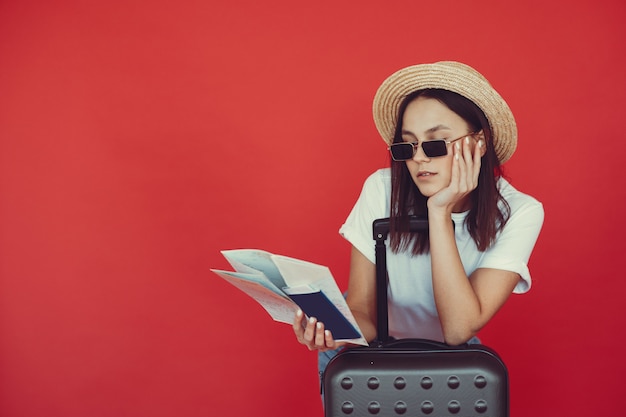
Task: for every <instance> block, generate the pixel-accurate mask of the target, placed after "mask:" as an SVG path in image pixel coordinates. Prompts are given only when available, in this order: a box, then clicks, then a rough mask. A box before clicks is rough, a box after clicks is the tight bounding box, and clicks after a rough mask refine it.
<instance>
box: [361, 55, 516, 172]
mask: <svg viewBox="0 0 626 417" xmlns="http://www.w3.org/2000/svg"><path fill="white" fill-rule="evenodd" d="M425 88H439V89H444V90H449V91H453V92H455V93H458V94H460V95H462V96H464V97H466V98H468V99H470V100H471V101H473V102H474V103H475V104H476V105H477V106H478V107H480V109H481V110H482V111H483V112H484V113H485V116H487V120H489V125H490V127H491V131H492V134H493V142H494V148H495V152H496V155H497V156H498V159H499V160H500V163H504V162H506V161H507V160H508V159H509V158H510V157H511V155H513V152H515V148H516V147H517V126H516V124H515V118H514V117H513V113H512V112H511V109H510V108H509V106H508V104H506V102H505V101H504V99H503V98H502V97H501V96H500V95H499V94H498V92H497V91H496V90H494V88H493V87H492V86H491V84H489V82H488V81H487V80H486V79H485V78H484V77H483V76H482V75H481V74H480V73H479V72H477V71H476V70H474V69H473V68H471V67H469V66H467V65H465V64H462V63H460V62H453V61H442V62H437V63H434V64H420V65H414V66H411V67H407V68H404V69H401V70H399V71H397V72H395V73H394V74H392V75H391V76H390V77H389V78H387V79H386V80H385V81H384V82H383V83H382V85H381V86H380V87H379V88H378V91H377V92H376V96H375V97H374V104H373V112H374V122H375V123H376V128H377V129H378V132H379V133H380V135H381V136H382V137H383V139H384V140H385V142H387V144H391V143H392V142H393V135H394V132H395V128H396V123H397V118H398V111H399V107H400V103H401V102H402V100H403V99H404V97H406V96H407V95H408V94H410V93H412V92H414V91H416V90H422V89H425Z"/></svg>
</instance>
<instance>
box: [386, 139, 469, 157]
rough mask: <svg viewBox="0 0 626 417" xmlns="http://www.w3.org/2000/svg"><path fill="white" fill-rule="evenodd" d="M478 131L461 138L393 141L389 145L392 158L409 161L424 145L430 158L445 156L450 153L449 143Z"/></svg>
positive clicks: (425, 153)
mask: <svg viewBox="0 0 626 417" xmlns="http://www.w3.org/2000/svg"><path fill="white" fill-rule="evenodd" d="M475 134H476V133H473V132H472V133H467V134H465V135H463V136H461V137H460V138H456V139H452V140H447V139H436V140H428V141H422V142H421V143H420V142H398V143H393V144H391V146H389V152H391V158H392V159H393V160H394V161H408V160H409V159H413V157H414V156H415V154H416V153H417V148H418V147H419V146H421V147H422V150H423V151H424V155H426V156H427V157H429V158H436V157H438V156H445V155H447V154H448V145H449V144H451V143H454V142H456V141H457V140H461V139H463V138H464V137H467V136H473V135H475Z"/></svg>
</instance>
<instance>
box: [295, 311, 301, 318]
mask: <svg viewBox="0 0 626 417" xmlns="http://www.w3.org/2000/svg"><path fill="white" fill-rule="evenodd" d="M296 317H298V318H300V317H302V310H298V311H296Z"/></svg>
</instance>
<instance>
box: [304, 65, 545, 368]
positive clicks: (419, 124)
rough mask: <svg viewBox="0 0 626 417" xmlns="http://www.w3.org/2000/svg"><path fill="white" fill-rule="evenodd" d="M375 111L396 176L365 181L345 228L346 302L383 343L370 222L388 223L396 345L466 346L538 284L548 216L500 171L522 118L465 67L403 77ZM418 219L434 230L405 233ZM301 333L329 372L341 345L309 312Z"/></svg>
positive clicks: (386, 88) (380, 174)
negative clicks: (536, 267)
mask: <svg viewBox="0 0 626 417" xmlns="http://www.w3.org/2000/svg"><path fill="white" fill-rule="evenodd" d="M373 110H374V120H375V123H376V126H377V128H378V131H379V132H380V134H381V136H382V137H383V139H384V140H385V141H386V142H387V144H388V145H389V150H390V153H391V168H386V169H381V170H378V171H376V172H375V173H373V174H372V175H371V176H370V177H369V178H368V179H367V180H366V181H365V184H364V186H363V190H362V192H361V195H360V197H359V199H358V201H357V202H356V204H355V206H354V208H353V209H352V212H351V213H350V215H349V216H348V218H347V220H346V222H345V224H344V225H343V226H342V227H341V229H340V233H341V234H342V235H343V236H344V237H345V238H346V239H347V240H348V241H349V242H350V243H351V244H352V254H351V262H350V280H349V285H348V295H347V303H348V305H349V307H350V309H351V310H352V313H353V314H354V317H355V318H356V320H357V322H358V324H359V327H360V328H361V330H362V331H363V334H364V335H365V338H366V339H367V340H368V341H372V340H374V339H375V337H376V303H375V299H376V287H375V265H374V241H373V239H372V232H371V230H372V222H373V221H374V220H375V219H378V218H383V217H390V219H391V233H390V237H389V244H388V253H387V264H388V265H387V266H388V272H389V284H388V285H389V291H388V302H389V334H390V336H392V337H395V338H397V339H401V338H426V339H433V340H439V341H444V342H446V343H448V344H451V345H456V344H461V343H465V342H467V341H469V340H470V339H472V338H474V337H475V336H476V334H477V333H478V332H479V330H480V329H481V328H482V327H483V326H484V325H485V324H487V322H488V321H489V320H490V319H491V318H492V317H493V316H494V314H495V313H496V312H497V311H498V310H499V309H500V307H502V305H503V304H504V302H505V301H506V300H507V298H508V297H509V295H510V294H511V293H512V292H515V293H524V292H526V291H528V290H529V289H530V285H531V278H530V274H529V271H528V268H527V263H528V259H529V257H530V254H531V251H532V249H533V247H534V245H535V242H536V240H537V237H538V235H539V231H540V229H541V226H542V223H543V216H544V213H543V207H542V205H541V203H539V202H538V201H536V200H535V199H534V198H532V197H530V196H528V195H525V194H523V193H521V192H519V191H517V190H516V189H515V188H513V186H511V185H510V184H509V183H508V182H507V181H506V180H505V179H504V178H503V177H502V171H501V164H502V163H504V162H505V161H507V160H508V159H509V158H510V157H511V155H512V154H513V152H514V150H515V147H516V144H517V128H516V125H515V119H514V118H513V114H512V113H511V111H510V109H509V107H508V105H507V104H506V102H505V101H504V100H503V99H502V97H500V95H499V94H498V93H497V92H496V91H495V90H494V89H493V88H492V87H491V85H490V84H489V82H488V81H487V80H486V79H485V78H484V77H483V76H482V75H480V74H479V73H478V72H476V71H475V70H474V69H472V68H470V67H469V66H467V65H464V64H461V63H458V62H438V63H434V64H422V65H415V66H411V67H408V68H404V69H402V70H400V71H398V72H396V73H394V74H393V75H391V76H390V77H389V78H388V79H387V80H385V81H384V82H383V84H382V85H381V86H380V88H379V89H378V92H377V93H376V96H375V98H374V106H373ZM413 214H418V215H424V216H427V217H428V222H429V226H428V227H429V229H428V232H427V233H422V234H411V233H408V230H407V229H408V222H407V220H408V216H410V215H413ZM293 327H294V332H295V334H296V337H297V339H298V341H299V342H300V343H302V344H304V345H306V346H307V347H308V348H309V349H311V350H318V351H320V352H322V354H321V355H320V367H321V368H322V369H323V367H325V364H326V363H327V362H328V359H329V357H330V356H331V355H332V354H334V352H331V351H334V350H336V349H338V348H339V347H341V346H342V345H343V344H342V343H339V342H336V341H335V340H334V339H333V335H332V333H331V332H330V331H327V330H325V329H324V323H321V322H318V321H317V320H316V319H315V318H314V317H311V318H309V319H305V317H304V316H303V314H302V312H299V313H298V315H297V317H296V318H295V321H294V326H293ZM324 352H327V353H326V354H324Z"/></svg>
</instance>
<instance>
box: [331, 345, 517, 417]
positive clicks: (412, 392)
mask: <svg viewBox="0 0 626 417" xmlns="http://www.w3.org/2000/svg"><path fill="white" fill-rule="evenodd" d="M324 392H325V393H326V394H325V396H324V398H325V405H324V409H325V413H326V414H325V415H326V416H327V417H346V416H402V415H406V416H437V417H439V416H464V417H468V416H485V417H487V416H489V417H505V416H508V408H509V405H508V375H507V370H506V367H505V366H504V364H503V363H502V362H501V361H500V359H499V358H498V357H497V356H494V355H493V354H492V353H491V352H490V351H489V350H483V349H482V348H481V347H480V346H477V347H475V348H469V349H464V350H450V351H424V352H417V351H411V350H409V349H402V350H398V349H386V348H364V349H361V348H359V349H354V350H347V351H345V352H343V353H342V354H340V355H339V356H337V357H335V358H334V359H333V360H332V361H331V362H330V363H329V364H328V367H327V368H326V372H325V377H324Z"/></svg>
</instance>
